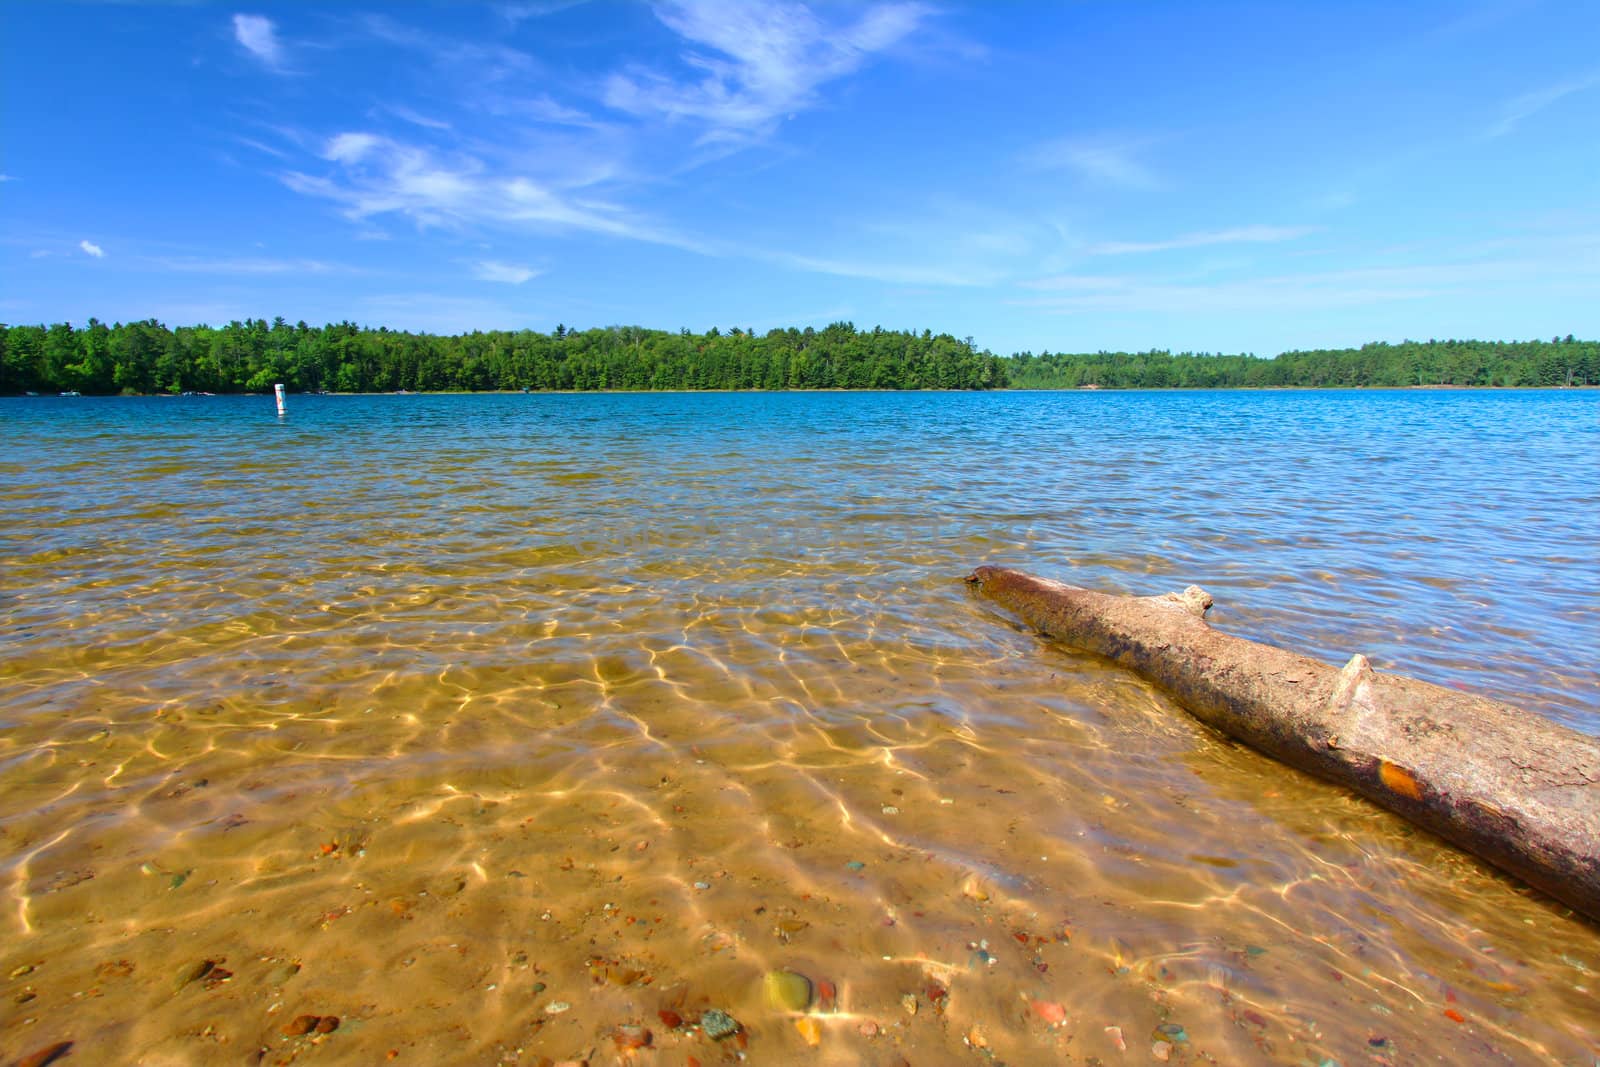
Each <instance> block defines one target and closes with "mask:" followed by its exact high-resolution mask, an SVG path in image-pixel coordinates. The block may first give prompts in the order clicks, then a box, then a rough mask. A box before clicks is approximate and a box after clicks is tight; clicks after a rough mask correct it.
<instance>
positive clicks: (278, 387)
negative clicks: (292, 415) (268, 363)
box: [272, 382, 286, 415]
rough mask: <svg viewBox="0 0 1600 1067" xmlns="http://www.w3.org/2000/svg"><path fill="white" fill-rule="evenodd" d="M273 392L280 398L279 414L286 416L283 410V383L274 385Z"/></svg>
mask: <svg viewBox="0 0 1600 1067" xmlns="http://www.w3.org/2000/svg"><path fill="white" fill-rule="evenodd" d="M272 392H273V394H274V395H275V396H276V397H277V398H278V414H279V415H284V414H286V412H285V411H284V410H283V383H282V382H279V383H278V384H277V385H274V386H273V387H272Z"/></svg>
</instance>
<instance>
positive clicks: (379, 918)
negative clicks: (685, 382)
mask: <svg viewBox="0 0 1600 1067" xmlns="http://www.w3.org/2000/svg"><path fill="white" fill-rule="evenodd" d="M290 399H291V405H290V414H289V417H288V418H287V419H285V420H283V421H281V422H280V421H278V420H277V419H276V418H275V417H274V416H273V414H272V402H271V400H270V398H255V399H215V400H202V399H186V400H153V399H152V400H127V401H113V400H106V401H96V400H79V401H67V400H56V399H50V400H32V401H0V420H3V426H4V429H5V431H6V434H5V436H6V439H7V442H8V444H7V447H6V449H5V451H4V452H3V453H0V504H3V508H4V512H3V514H4V516H5V517H4V519H3V520H0V567H3V581H0V606H3V620H0V627H3V629H0V637H3V641H4V644H3V646H0V647H3V649H4V651H3V653H0V892H3V896H0V931H3V934H0V981H3V983H4V984H3V986H0V1053H3V1055H0V1059H4V1060H6V1061H7V1062H9V1059H10V1058H14V1057H17V1056H21V1055H25V1054H27V1053H29V1052H32V1051H34V1050H36V1049H39V1048H43V1047H46V1046H48V1045H50V1044H52V1043H54V1042H57V1041H63V1040H70V1041H72V1042H74V1046H73V1049H72V1052H71V1055H72V1057H73V1058H71V1059H68V1060H66V1061H65V1062H80V1061H81V1062H84V1063H117V1062H130V1063H132V1062H143V1063H152V1064H155V1063H162V1064H164V1063H213V1062H215V1063H257V1062H262V1063H290V1062H302V1061H304V1062H307V1063H316V1062H327V1063H381V1062H400V1063H416V1064H435V1063H463V1064H480V1063H501V1062H504V1063H538V1062H542V1061H541V1057H548V1058H550V1059H555V1060H559V1059H566V1058H571V1059H577V1058H584V1057H587V1058H589V1059H590V1061H591V1062H593V1063H607V1062H616V1061H618V1060H623V1061H630V1062H631V1061H637V1062H641V1063H650V1062H654V1063H661V1064H684V1063H687V1062H689V1059H690V1057H693V1058H694V1059H695V1060H697V1061H698V1062H700V1063H705V1064H712V1063H720V1062H732V1061H733V1060H735V1059H737V1058H738V1057H739V1056H741V1055H742V1056H744V1057H746V1058H748V1060H749V1061H751V1062H760V1063H785V1062H792V1061H799V1060H804V1061H805V1062H816V1063H824V1064H856V1063H866V1064H886V1065H887V1064H897V1063H901V1062H909V1063H911V1064H917V1065H923V1064H941V1063H963V1062H971V1063H985V1062H1009V1063H1012V1064H1022V1063H1044V1062H1080V1063H1092V1062H1096V1061H1099V1062H1102V1063H1107V1064H1109V1063H1117V1062H1130V1063H1149V1062H1159V1061H1161V1060H1165V1061H1168V1062H1172V1063H1203V1062H1215V1063H1223V1064H1233V1063H1284V1064H1321V1063H1323V1062H1326V1061H1333V1062H1337V1063H1340V1064H1346V1065H1348V1064H1365V1063H1372V1064H1382V1063H1390V1064H1406V1063H1424V1062H1430V1063H1431V1062H1446V1063H1518V1064H1521V1063H1527V1064H1542V1063H1570V1064H1585V1065H1588V1064H1591V1063H1592V1062H1593V1061H1594V1058H1595V1057H1596V1055H1597V1054H1600V1048H1597V1040H1600V1038H1597V1033H1596V1018H1597V1014H1596V1009H1595V1007H1594V1004H1595V1000H1594V997H1595V992H1596V989H1597V988H1600V976H1597V975H1596V974H1595V972H1596V971H1597V970H1600V938H1597V936H1596V932H1595V929H1594V927H1592V926H1588V925H1585V924H1583V923H1581V922H1579V921H1577V920H1575V919H1573V918H1571V917H1570V916H1569V915H1568V914H1567V913H1566V912H1565V911H1564V910H1563V909H1561V908H1559V907H1558V906H1555V905H1552V904H1550V903H1548V902H1547V901H1545V900H1543V899H1541V898H1538V897H1535V896H1534V895H1532V894H1531V893H1530V892H1528V891H1526V890H1524V889H1522V888H1520V887H1519V886H1517V885H1515V884H1514V883H1511V882H1509V881H1508V880H1506V879H1503V878H1501V877H1500V876H1499V875H1497V874H1495V873H1493V872H1492V871H1490V870H1488V869H1486V868H1485V867H1483V866H1482V865H1480V864H1478V863H1477V862H1475V861H1473V860H1471V859H1469V858H1466V857H1464V856H1461V855H1459V854H1457V853H1455V852H1453V851H1451V850H1449V849H1447V848H1445V847H1444V846H1442V845H1440V844H1439V843H1438V842H1437V841H1435V840H1434V839H1432V838H1431V837H1428V836H1427V835H1425V834H1421V833H1419V832H1414V831H1412V830H1411V829H1410V828H1409V827H1407V826H1406V825H1404V824H1403V823H1401V822H1400V821H1399V820H1398V819H1396V818H1393V817H1391V816H1389V815H1387V814H1385V813H1383V812H1380V811H1377V810H1376V809H1374V808H1372V807H1371V806H1369V805H1367V804H1366V803H1364V802H1362V801H1360V800H1358V799H1355V798H1352V797H1350V796H1347V795H1346V794H1345V793H1343V792H1342V791H1340V790H1338V789H1336V788H1333V787H1331V786H1326V785H1323V784H1321V783H1318V782H1315V781H1311V780H1308V779H1306V778H1305V777H1303V776H1300V775H1298V774H1295V773H1292V772H1290V771H1288V770H1285V769H1284V768H1281V767H1279V766H1277V765H1275V764H1273V763H1271V762H1269V761H1267V760H1266V759H1264V758H1262V757H1259V756H1257V755H1255V754H1254V753H1251V752H1249V751H1247V750H1244V749H1242V748H1240V747H1238V746H1235V745H1233V744H1231V743H1230V742H1228V741H1226V740H1224V739H1221V738H1218V737H1217V736H1215V735H1214V734H1212V733H1210V732H1208V731H1207V730H1206V729H1204V728H1202V727H1201V726H1199V725H1198V724H1196V723H1195V722H1193V721H1192V720H1190V719H1189V718H1188V717H1186V716H1185V715H1184V714H1182V712H1181V711H1179V710H1178V709H1177V708H1176V707H1175V706H1174V705H1173V704H1172V703H1171V702H1170V701H1169V700H1167V699H1166V698H1165V697H1164V696H1162V695H1161V694H1159V693H1157V692H1155V691H1153V690H1152V689H1150V688H1149V687H1148V686H1146V685H1144V684H1143V683H1142V682H1140V681H1139V680H1138V679H1136V678H1134V677H1132V676H1130V675H1128V674H1126V673H1124V672H1122V671H1119V670H1115V669H1110V668H1108V667H1107V666H1106V665H1104V664H1103V663H1102V662H1100V661H1097V660H1094V659H1091V658H1088V657H1083V656H1079V655H1076V654H1073V653H1071V652H1069V651H1066V650H1063V649H1061V648H1058V647H1054V646H1051V645H1049V644H1048V643H1045V642H1042V641H1040V640H1039V639H1037V638H1036V637H1034V636H1032V635H1030V634H1028V633H1026V632H1024V631H1022V630H1020V629H1018V628H1016V627H1014V626H1012V625H1009V624H1008V622H1007V621H1006V620H1004V619H1002V618H1000V617H999V616H997V615H995V614H994V613H993V612H992V611H991V610H990V609H989V608H988V607H987V606H986V605H984V604H983V603H980V602H978V601H975V600H973V599H971V598H970V597H969V596H968V594H967V593H966V591H965V590H964V588H963V585H962V583H961V582H960V578H961V576H962V575H964V574H965V573H966V572H967V571H968V570H970V568H971V567H972V566H973V565H974V564H977V563H981V562H996V563H1006V564H1014V565H1023V566H1026V567H1028V568H1030V569H1033V570H1036V571H1039V572H1041V573H1045V574H1048V575H1050V576H1053V577H1060V578H1064V579H1066V580H1069V581H1076V582H1079V583H1081V584H1086V585H1092V586H1095V587H1098V588H1107V589H1120V590H1124V591H1129V592H1145V593H1149V592H1158V591H1162V590H1164V589H1167V588H1172V587H1181V586H1182V585H1184V584H1187V583H1189V582H1198V583H1200V584H1203V585H1205V586H1206V588H1207V589H1209V590H1210V591H1211V592H1212V593H1213V594H1214V595H1215V596H1216V597H1217V599H1218V601H1219V610H1218V611H1217V612H1216V613H1214V618H1215V621H1217V623H1218V624H1219V625H1224V626H1227V627H1228V628H1230V629H1232V630H1234V631H1235V632H1240V633H1245V634H1247V635H1250V636H1254V637H1258V638H1261V639H1265V640H1271V641H1274V642H1277V643H1281V644H1285V645H1290V646H1293V647H1297V648H1303V649H1306V650H1307V651H1310V652H1312V653H1314V654H1317V655H1321V656H1323V657H1324V658H1327V659H1331V660H1334V659H1336V660H1342V659H1343V658H1346V657H1348V655H1349V654H1350V653H1351V652H1354V651H1362V652H1365V653H1367V654H1368V655H1369V656H1372V657H1373V659H1374V661H1375V662H1377V663H1378V664H1379V665H1380V666H1388V667H1391V668H1393V669H1397V670H1403V671H1405V672H1407V673H1412V674H1417V675H1420V676H1423V677H1426V678H1429V679H1430V680H1434V681H1439V682H1443V683H1445V684H1462V685H1469V686H1471V687H1474V688H1479V689H1483V690H1485V691H1488V692H1490V693H1492V694H1493V695H1496V696H1500V697H1502V698H1504V699H1509V700H1512V701H1514V702H1517V703H1520V704H1521V705H1523V706H1525V707H1527V708H1529V709H1530V710H1531V711H1533V712H1535V713H1538V714H1543V715H1548V716H1550V717H1552V718H1555V719H1557V720H1559V721H1562V722H1565V723H1566V724H1568V725H1570V726H1574V727H1575V728H1578V729H1581V730H1585V731H1587V732H1591V733H1600V716H1597V713H1596V710H1595V708H1594V694H1595V693H1596V691H1597V689H1600V686H1597V682H1600V675H1597V672H1596V668H1595V665H1594V659H1593V655H1592V649H1593V648H1594V647H1595V646H1596V644H1597V643H1600V640H1597V638H1600V634H1597V633H1596V628H1595V622H1594V619H1595V617H1596V616H1595V609H1596V606H1597V605H1596V593H1595V590H1596V589H1597V588H1600V573H1597V571H1600V567H1597V564H1596V561H1595V556H1594V551H1593V546H1594V544H1595V543H1596V541H1597V539H1600V517H1597V516H1600V483H1597V482H1596V480H1595V479H1594V477H1593V460H1594V456H1595V455H1596V454H1597V453H1600V419H1597V417H1596V416H1597V413H1600V396H1595V395H1593V394H1549V393H1545V394H1540V393H1517V394H1504V395H1500V394H1495V395H1490V394H1478V393H1472V394H1458V393H1452V394H1437V393H1427V394H1421V393H1348V394H1346V393H1334V394H1321V393H1318V394H1302V393H1280V394H1096V395H1082V394H1067V395H1037V394H1035V395H1030V394H1007V395H996V396H944V395H889V396H884V395H854V394H845V395H840V394H829V395H820V396H819V395H733V396H727V395H710V396H708V395H692V396H677V395H674V396H660V395H652V396H553V397H552V396H533V397H523V396H517V397H373V398H343V397H329V398H313V397H291V398H290ZM778 970H788V971H792V972H795V973H798V974H801V975H804V976H806V977H807V978H808V979H809V980H810V982H809V984H808V985H806V984H799V985H796V984H794V983H791V982H789V980H787V979H776V978H774V979H770V980H769V979H767V978H766V976H767V975H768V974H769V972H773V971H778ZM775 990H776V991H777V992H775ZM775 998H776V999H775ZM711 1009H717V1010H718V1011H721V1012H724V1013H726V1014H727V1015H729V1016H731V1017H732V1018H733V1019H734V1020H736V1021H737V1022H738V1024H740V1026H741V1030H740V1032H739V1033H736V1034H732V1035H731V1036H725V1037H723V1038H721V1039H716V1038H715V1037H713V1035H714V1034H715V1033H717V1032H719V1027H721V1026H725V1025H726V1024H724V1023H723V1020H722V1019H721V1017H720V1016H715V1015H708V1014H706V1013H707V1012H709V1011H710V1010H711ZM330 1020H332V1021H331V1022H330ZM319 1022H320V1023H321V1025H320V1027H319V1025H318V1023H319ZM619 1027H622V1028H624V1029H620V1030H619V1029H618V1028H619ZM628 1027H635V1028H637V1027H644V1028H647V1029H648V1030H649V1031H650V1033H649V1034H648V1038H646V1035H645V1034H643V1033H642V1032H641V1031H640V1030H638V1029H626V1028H628ZM319 1031H320V1032H319ZM646 1040H648V1045H647V1047H646V1048H644V1049H640V1050H637V1051H635V1050H633V1048H632V1046H635V1045H638V1044H640V1043H641V1042H644V1041H646ZM1124 1049H1125V1050H1126V1051H1123V1050H1124Z"/></svg>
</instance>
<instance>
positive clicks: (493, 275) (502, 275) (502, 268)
mask: <svg viewBox="0 0 1600 1067" xmlns="http://www.w3.org/2000/svg"><path fill="white" fill-rule="evenodd" d="M538 275H539V272H538V271H536V270H533V269H532V268H529V267H522V266H518V265H516V264H514V263H499V262H496V261H495V260H492V259H486V260H483V261H482V262H481V263H479V264H478V265H477V267H476V268H474V270H473V276H474V277H476V278H477V279H478V280H480V281H485V282H504V283H506V284H507V285H521V284H522V283H523V282H525V281H527V280H528V279H530V278H536V277H538Z"/></svg>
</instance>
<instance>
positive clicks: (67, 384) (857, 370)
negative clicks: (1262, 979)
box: [0, 318, 1600, 394]
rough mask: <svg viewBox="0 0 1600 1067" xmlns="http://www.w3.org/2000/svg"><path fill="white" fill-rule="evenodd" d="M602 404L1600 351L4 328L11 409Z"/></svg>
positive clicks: (835, 329) (1331, 371)
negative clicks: (653, 395)
mask: <svg viewBox="0 0 1600 1067" xmlns="http://www.w3.org/2000/svg"><path fill="white" fill-rule="evenodd" d="M278 382H282V383H283V384H284V385H285V387H286V388H288V389H289V390H290V391H293V392H324V391H326V392H349V393H356V392H392V391H395V390H402V389H403V390H411V391H418V392H422V391H479V390H513V391H514V390H521V389H527V390H537V391H545V390H583V391H589V390H605V389H638V390H648V389H1000V388H1008V387H1009V388H1016V389H1073V388H1083V387H1093V386H1098V387H1101V388H1108V389H1128V388H1135V389H1137V388H1144V389H1160V388H1262V387H1310V388H1316V387H1336V386H1429V385H1455V386H1567V385H1600V343H1597V342H1594V341H1579V340H1576V339H1574V338H1573V337H1572V336H1571V335H1570V334H1569V335H1568V336H1566V337H1565V338H1559V337H1558V338H1553V339H1552V340H1550V341H1509V342H1508V341H1455V340H1450V341H1426V342H1417V341H1405V342H1402V343H1400V344H1389V343H1384V342H1379V343H1374V344H1368V345H1363V346H1362V347H1361V348H1346V349H1323V350H1316V351H1293V352H1285V353H1283V354H1281V355H1279V356H1277V357H1275V358H1271V359H1266V358H1261V357H1257V356H1254V355H1223V354H1210V353H1204V352H1202V353H1189V352H1184V353H1179V354H1176V355H1174V354H1173V353H1171V352H1167V351H1150V352H1133V353H1130V352H1095V353H1076V354H1069V353H1050V352H1042V353H1040V354H1038V355H1034V354H1033V353H1031V352H1023V353H1019V354H1017V355H1014V356H1010V357H1006V358H1002V357H1000V356H996V355H994V354H993V353H991V352H989V351H987V350H979V349H978V348H976V347H975V346H974V344H973V341H972V339H971V338H970V337H969V338H966V339H957V338H955V337H952V336H951V335H949V334H934V333H933V332H931V331H929V330H924V331H922V332H921V333H916V332H912V331H902V330H884V329H882V328H875V329H873V330H870V331H867V330H858V329H856V327H855V326H854V324H852V323H849V322H836V323H833V324H832V325H830V326H828V327H827V328H825V329H822V330H815V329H812V328H810V327H807V328H806V329H803V330H801V329H794V328H790V329H776V330H769V331H768V332H766V333H765V334H757V333H755V332H754V331H751V330H745V329H738V328H735V329H732V330H729V331H728V332H726V333H724V332H722V331H721V330H719V329H716V328H712V329H711V330H708V331H707V332H705V333H701V334H697V333H690V332H689V331H688V330H680V331H679V332H677V333H671V332H668V331H664V330H649V329H644V328H641V327H637V326H609V327H604V328H595V329H588V330H568V329H567V328H566V327H565V326H558V327H557V328H556V329H555V330H554V331H553V332H551V333H548V334H545V333H537V332H535V331H532V330H518V331H500V330H496V331H487V332H476V331H475V332H473V333H466V334H459V335H455V336H440V335H435V334H417V333H406V332H403V331H396V330H389V329H382V328H380V329H371V328H367V327H359V326H356V325H354V324H353V323H349V322H342V323H336V324H329V325H326V326H308V325H307V324H305V323H304V322H300V323H294V324H290V323H288V322H285V321H284V320H283V319H282V318H279V319H275V320H274V321H272V322H271V323H268V322H267V321H266V320H264V319H252V320H247V321H244V322H232V323H229V324H228V325H226V326H221V327H211V326H180V327H177V328H176V329H169V328H168V327H166V326H164V325H162V324H161V323H159V322H157V321H155V320H153V319H151V320H146V321H141V322H129V323H117V324H115V325H110V326H108V325H106V324H105V323H103V322H100V321H98V320H96V319H90V320H89V322H88V324H87V325H85V326H83V327H81V328H79V327H74V326H72V325H70V324H67V323H58V324H56V325H53V326H6V325H4V324H0V394H18V393H28V392H39V393H55V392H64V391H76V392H81V393H86V394H118V393H122V394H151V393H182V392H205V393H250V392H267V391H270V390H271V389H272V386H273V385H274V384H275V383H278Z"/></svg>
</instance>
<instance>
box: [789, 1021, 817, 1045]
mask: <svg viewBox="0 0 1600 1067" xmlns="http://www.w3.org/2000/svg"><path fill="white" fill-rule="evenodd" d="M794 1028H795V1029H796V1030H798V1031H800V1037H801V1040H803V1041H805V1043H806V1044H808V1045H810V1046H811V1047H812V1048H816V1047H817V1046H818V1045H820V1044H822V1024H820V1023H818V1022H817V1020H815V1019H813V1018H812V1017H811V1016H809V1015H807V1016H804V1017H803V1018H799V1019H796V1020H795V1021H794Z"/></svg>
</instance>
